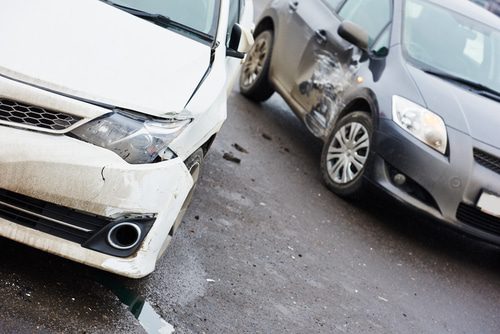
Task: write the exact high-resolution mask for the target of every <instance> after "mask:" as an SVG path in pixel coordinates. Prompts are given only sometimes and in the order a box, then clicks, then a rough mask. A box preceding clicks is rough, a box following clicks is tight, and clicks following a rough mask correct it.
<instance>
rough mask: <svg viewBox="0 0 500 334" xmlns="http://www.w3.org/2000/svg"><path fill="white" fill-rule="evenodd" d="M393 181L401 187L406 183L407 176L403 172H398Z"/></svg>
mask: <svg viewBox="0 0 500 334" xmlns="http://www.w3.org/2000/svg"><path fill="white" fill-rule="evenodd" d="M393 181H394V184H396V185H397V186H398V187H401V186H402V185H404V184H405V183H406V176H404V175H403V174H401V173H398V174H396V175H394V178H393Z"/></svg>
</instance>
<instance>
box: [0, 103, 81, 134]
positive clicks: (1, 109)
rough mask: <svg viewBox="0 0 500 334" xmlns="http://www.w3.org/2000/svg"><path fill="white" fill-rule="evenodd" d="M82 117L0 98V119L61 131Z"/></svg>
mask: <svg viewBox="0 0 500 334" xmlns="http://www.w3.org/2000/svg"><path fill="white" fill-rule="evenodd" d="M81 119H82V118H81V117H78V116H74V115H70V114H65V113H62V112H58V111H53V110H48V109H45V108H41V107H37V106H33V105H30V104H26V103H22V102H17V101H14V100H9V99H5V98H0V121H3V122H8V123H13V124H18V125H24V126H30V127H35V128H40V129H45V130H52V131H62V130H65V129H67V128H69V127H71V126H72V125H74V124H76V123H77V122H79V121H80V120H81Z"/></svg>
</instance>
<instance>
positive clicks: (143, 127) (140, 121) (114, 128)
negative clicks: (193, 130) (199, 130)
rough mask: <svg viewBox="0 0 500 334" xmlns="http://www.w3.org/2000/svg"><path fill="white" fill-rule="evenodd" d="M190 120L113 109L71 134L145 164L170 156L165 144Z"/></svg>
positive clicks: (176, 116) (131, 161)
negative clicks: (153, 116) (111, 111)
mask: <svg viewBox="0 0 500 334" xmlns="http://www.w3.org/2000/svg"><path fill="white" fill-rule="evenodd" d="M191 121H192V118H189V117H187V116H179V115H175V116H173V117H172V118H170V119H162V118H152V117H149V116H146V115H142V114H138V113H132V112H128V111H114V112H113V113H111V114H107V115H105V116H103V117H101V118H98V119H95V120H93V121H91V122H89V123H86V124H84V125H82V126H80V127H79V128H77V129H75V130H74V131H73V132H72V134H73V135H74V136H76V137H77V138H79V139H80V140H83V141H86V142H88V143H91V144H94V145H97V146H100V147H103V148H106V149H109V150H111V151H113V152H115V153H116V154H118V155H119V156H120V157H122V158H123V159H124V160H125V161H127V162H128V163H131V164H146V163H151V162H154V161H158V159H160V160H164V159H168V158H171V157H173V153H172V152H170V150H168V145H169V144H170V143H171V142H172V141H173V140H174V139H175V138H176V137H177V136H178V135H179V134H180V133H181V132H182V131H183V130H184V128H185V127H186V126H187V125H188V124H189V123H191Z"/></svg>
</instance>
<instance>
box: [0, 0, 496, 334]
mask: <svg viewBox="0 0 500 334" xmlns="http://www.w3.org/2000/svg"><path fill="white" fill-rule="evenodd" d="M263 2H264V1H260V0H256V5H257V10H259V8H261V5H262V3H263ZM229 110H230V111H229V118H228V121H227V123H226V125H225V126H224V128H223V131H222V132H221V133H220V135H219V137H218V138H217V140H216V142H215V144H214V146H213V148H212V151H211V153H210V154H209V156H208V159H207V161H206V164H205V166H204V170H203V175H202V179H201V182H200V184H199V186H198V188H197V191H196V194H195V198H194V201H193V203H192V205H191V207H190V209H189V211H188V213H187V215H186V217H185V220H184V223H183V225H182V227H181V228H180V230H179V232H178V234H176V235H175V237H174V240H173V242H172V244H171V246H170V248H169V251H168V253H167V254H166V256H165V257H164V258H163V259H162V260H161V261H160V263H159V267H158V269H157V271H156V272H155V273H154V274H152V275H151V276H150V277H148V278H146V279H143V280H139V281H132V280H125V279H121V278H117V277H114V276H111V275H108V274H105V273H102V272H99V271H97V270H93V269H89V268H86V267H84V266H81V265H78V264H75V263H72V262H69V261H66V260H63V259H60V258H57V257H54V256H51V255H48V254H44V253H42V252H39V251H36V250H32V249H30V248H28V247H25V246H22V245H18V244H15V243H13V242H10V241H7V240H5V239H0V263H1V265H0V296H2V303H1V304H0V333H4V332H5V333H35V332H38V333H53V332H61V333H62V332H69V333H143V332H144V329H143V327H141V325H140V323H139V321H138V320H136V319H135V318H134V316H133V315H132V314H131V313H130V312H129V311H128V310H127V307H126V306H124V305H123V304H122V303H121V302H120V300H119V298H118V297H117V296H116V295H115V294H114V293H113V292H112V291H111V290H113V291H114V292H119V291H122V293H123V291H126V292H127V293H129V294H130V293H135V294H137V296H140V297H141V298H145V299H146V300H147V301H148V302H149V303H150V304H151V306H152V307H153V309H154V310H156V312H157V313H158V314H160V315H161V316H162V317H163V318H164V319H165V320H166V321H168V322H169V323H170V324H172V325H173V326H174V327H175V329H176V333H500V313H499V311H498V309H499V306H500V250H499V249H498V248H495V247H492V246H489V245H487V244H484V243H481V242H477V241H474V240H471V239H469V238H467V237H464V236H462V235H460V234H459V233H456V232H454V231H450V230H448V229H446V228H443V227H442V226H440V225H439V224H438V223H436V222H434V221H432V220H428V219H426V218H424V217H421V216H419V215H416V214H413V213H411V212H408V211H407V210H405V209H404V208H400V207H399V206H398V205H396V204H395V203H394V202H392V201H390V200H387V199H384V198H383V197H381V196H379V195H378V194H377V193H375V194H374V195H372V196H371V197H370V199H369V200H367V201H365V202H364V203H348V202H345V201H343V200H341V199H339V198H338V197H336V196H334V195H333V194H331V193H330V192H329V191H328V190H326V189H325V187H324V186H323V184H322V182H321V177H320V173H319V168H318V161H319V158H320V152H321V144H320V143H319V142H318V141H317V140H315V139H314V138H313V137H312V136H311V135H309V134H308V133H307V132H306V131H305V130H304V127H303V126H302V124H301V123H300V122H299V121H298V120H297V119H296V118H295V117H294V116H293V115H292V113H291V112H290V111H289V109H288V108H287V107H286V105H285V104H284V102H283V101H282V100H281V99H280V98H279V97H277V96H274V97H273V98H272V99H271V100H270V101H268V102H266V103H264V104H262V105H257V104H253V103H250V102H248V101H247V100H245V99H244V98H242V97H241V96H240V95H239V94H237V92H235V93H233V95H232V96H231V97H230V100H229ZM234 144H238V145H239V146H240V147H242V148H244V149H245V150H246V151H247V152H248V153H243V152H240V151H239V150H237V149H235V147H234ZM229 152H230V153H232V154H233V155H234V156H236V157H238V158H239V159H241V163H240V164H237V163H234V162H230V161H227V160H225V159H223V155H224V153H229ZM120 297H121V298H122V299H124V298H125V297H124V296H123V294H122V295H120Z"/></svg>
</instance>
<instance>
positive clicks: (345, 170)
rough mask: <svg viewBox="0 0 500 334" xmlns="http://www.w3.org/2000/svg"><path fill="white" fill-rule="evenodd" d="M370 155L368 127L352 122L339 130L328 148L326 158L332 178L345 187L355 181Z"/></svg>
mask: <svg viewBox="0 0 500 334" xmlns="http://www.w3.org/2000/svg"><path fill="white" fill-rule="evenodd" d="M369 153H370V135H369V132H368V130H367V129H366V127H365V126H364V125H363V124H361V123H357V122H351V123H347V124H345V125H343V126H342V127H341V128H340V129H338V131H337V133H336V134H335V136H334V137H333V140H332V141H331V143H330V146H329V147H328V154H327V157H326V163H327V170H328V174H329V176H330V178H331V179H332V181H334V182H335V183H337V184H341V185H345V184H348V183H350V182H352V181H354V180H355V179H356V178H357V177H358V176H359V175H360V174H361V172H362V171H363V169H364V167H365V164H366V161H367V160H368V155H369Z"/></svg>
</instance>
